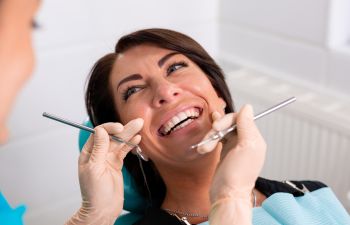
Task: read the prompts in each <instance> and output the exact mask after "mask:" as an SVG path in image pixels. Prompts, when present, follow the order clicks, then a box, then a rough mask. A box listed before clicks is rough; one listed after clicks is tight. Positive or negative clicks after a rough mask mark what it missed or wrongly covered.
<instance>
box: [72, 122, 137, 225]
mask: <svg viewBox="0 0 350 225" xmlns="http://www.w3.org/2000/svg"><path fill="white" fill-rule="evenodd" d="M142 126H143V120H142V119H140V118H139V119H135V120H132V121H130V122H129V123H128V124H126V125H125V126H123V125H122V124H120V123H105V124H102V125H100V126H98V127H96V128H95V134H94V135H91V136H90V138H89V139H88V141H87V143H86V144H85V146H84V148H83V150H82V152H81V154H80V157H79V182H80V189H81V194H82V200H83V202H82V206H81V208H80V209H79V211H78V212H77V213H76V214H75V215H74V216H73V217H72V218H71V219H70V220H69V221H68V222H67V223H66V224H67V225H71V224H84V225H87V224H89V225H92V224H96V225H97V224H98V225H107V224H108V225H109V224H114V222H115V220H116V218H117V217H118V216H119V215H120V213H121V212H122V209H123V202H124V187H123V176H122V171H121V169H122V166H123V160H124V158H125V156H126V155H127V154H128V153H129V151H130V150H131V149H132V148H131V147H130V146H128V145H126V144H121V143H117V142H115V141H111V139H110V137H109V135H108V134H110V135H115V136H118V137H120V138H122V139H123V140H126V141H129V142H131V143H133V144H138V143H139V142H140V141H141V136H140V135H138V134H137V133H138V132H139V131H140V130H141V128H142Z"/></svg>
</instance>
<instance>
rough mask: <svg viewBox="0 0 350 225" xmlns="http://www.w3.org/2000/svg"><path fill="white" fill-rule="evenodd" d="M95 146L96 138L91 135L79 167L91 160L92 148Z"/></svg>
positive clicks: (80, 157)
mask: <svg viewBox="0 0 350 225" xmlns="http://www.w3.org/2000/svg"><path fill="white" fill-rule="evenodd" d="M93 145H94V137H93V135H92V134H91V135H90V136H89V138H88V140H87V141H86V143H85V145H84V147H83V150H82V151H81V153H80V155H79V160H78V162H79V165H82V164H85V163H87V162H88V161H89V158H90V154H91V152H92V147H93Z"/></svg>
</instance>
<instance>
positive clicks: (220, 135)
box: [191, 97, 296, 149]
mask: <svg viewBox="0 0 350 225" xmlns="http://www.w3.org/2000/svg"><path fill="white" fill-rule="evenodd" d="M295 100H296V98H295V97H291V98H289V99H287V100H284V101H283V102H281V103H278V104H277V105H274V106H272V107H270V108H268V109H266V110H264V111H262V112H261V113H259V114H257V115H256V116H254V120H257V119H259V118H261V117H263V116H266V115H267V114H270V113H272V112H273V111H275V110H277V109H280V108H282V107H284V106H286V105H288V104H290V103H292V102H294V101H295ZM236 127H237V125H236V124H234V125H233V126H231V127H229V128H227V129H225V130H221V131H218V132H216V133H214V134H212V135H210V136H209V137H208V138H207V139H205V140H203V141H201V142H199V143H198V144H195V145H192V146H191V149H194V148H197V147H199V146H202V145H205V144H207V143H209V142H211V141H214V140H217V139H218V140H220V139H221V138H223V137H224V136H225V135H226V134H228V133H230V132H232V131H234V130H235V129H236Z"/></svg>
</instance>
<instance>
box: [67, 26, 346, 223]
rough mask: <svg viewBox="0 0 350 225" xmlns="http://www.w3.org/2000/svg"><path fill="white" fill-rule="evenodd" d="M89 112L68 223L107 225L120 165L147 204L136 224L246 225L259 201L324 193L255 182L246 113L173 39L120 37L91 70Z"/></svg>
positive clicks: (114, 208)
mask: <svg viewBox="0 0 350 225" xmlns="http://www.w3.org/2000/svg"><path fill="white" fill-rule="evenodd" d="M86 105H87V109H88V113H89V116H90V118H91V121H92V123H93V124H94V125H95V126H98V125H99V126H98V127H97V128H96V134H95V135H94V137H90V139H89V140H88V142H87V144H86V145H85V147H84V149H83V151H82V154H81V157H80V163H79V164H80V166H79V177H80V184H81V189H82V196H83V205H82V208H81V209H80V210H79V211H78V212H77V213H76V214H75V216H73V218H72V219H71V220H70V221H69V222H68V224H78V223H81V224H83V223H84V222H85V223H86V221H89V224H94V223H95V224H102V223H105V224H113V223H114V220H115V219H116V218H117V217H118V215H119V214H120V213H121V210H122V206H123V198H122V197H123V186H122V182H123V181H122V175H121V167H122V165H123V163H124V165H125V167H126V168H127V169H128V171H129V172H130V173H131V174H132V176H133V178H134V179H135V180H136V182H137V183H138V184H139V185H138V186H139V189H140V190H139V191H140V193H142V194H143V195H144V196H145V197H147V198H149V199H150V206H149V207H148V209H147V210H146V211H145V213H144V216H143V218H141V219H140V220H139V221H137V222H136V223H135V224H200V223H203V224H204V223H205V222H206V221H208V219H209V221H210V224H220V225H222V224H251V223H252V207H253V206H256V207H257V206H260V205H261V204H262V202H263V201H264V200H265V199H266V197H269V196H270V195H272V194H274V193H276V192H287V193H291V194H293V195H294V196H301V195H303V194H304V190H301V189H300V188H299V187H298V185H304V186H305V187H306V188H308V189H309V190H310V191H313V190H317V189H319V188H321V187H324V185H323V184H321V183H318V182H310V181H308V182H294V183H286V184H284V183H281V182H275V181H269V180H265V179H262V178H259V179H257V177H258V175H259V173H260V171H261V168H262V166H263V162H264V158H265V149H266V146H265V142H264V140H263V138H262V137H261V135H260V133H259V131H258V129H257V127H256V126H255V124H254V122H253V112H252V108H251V106H249V105H247V106H244V107H243V108H242V110H241V111H240V112H238V113H233V112H234V109H233V104H232V100H231V96H230V94H229V91H228V88H227V85H226V83H225V81H224V76H223V73H222V71H221V69H220V68H219V67H218V66H217V64H216V63H215V62H214V60H213V59H212V58H211V57H210V56H209V55H208V54H207V53H206V51H205V50H204V49H203V48H202V47H201V46H200V45H199V44H198V43H196V42H195V41H194V40H192V39H191V38H189V37H187V36H185V35H183V34H180V33H178V32H174V31H170V30H165V29H147V30H141V31H137V32H134V33H132V34H129V35H126V36H124V37H122V38H121V39H120V40H119V42H118V43H117V45H116V49H115V52H114V53H111V54H108V55H106V56H104V57H103V58H101V59H100V60H99V61H98V62H97V63H96V64H95V66H94V68H93V70H92V73H91V76H90V78H89V83H88V87H87V92H86ZM140 118H141V119H140ZM112 122H114V123H112ZM233 123H236V124H237V132H236V133H235V134H232V135H230V136H229V137H225V139H224V140H223V141H222V142H220V143H218V142H213V143H210V144H208V145H204V146H203V147H200V148H197V149H192V148H191V146H192V145H193V144H196V143H198V142H200V141H201V140H203V139H204V138H206V137H208V136H209V135H211V134H212V133H213V132H214V131H215V130H221V129H224V128H226V127H229V126H231V125H232V124H233ZM121 124H126V125H125V126H123V125H121ZM107 133H108V134H113V135H116V136H119V137H122V138H124V139H126V140H130V141H131V142H133V143H134V144H138V143H140V147H141V149H142V153H137V152H134V154H128V155H127V153H128V152H129V151H130V150H131V149H130V147H127V146H125V145H121V144H117V143H109V138H108V135H107ZM141 137H142V141H141ZM137 154H139V155H141V157H142V158H144V159H149V160H148V161H144V162H142V165H143V167H144V170H145V176H142V170H141V169H142V168H140V167H139V164H138V158H137V156H136V155H137ZM145 181H146V182H145ZM255 182H256V183H255ZM145 184H146V185H145ZM295 184H296V186H295ZM304 186H303V187H304ZM343 213H344V212H343ZM346 216H347V215H346ZM259 218H260V217H259ZM295 224H297V223H295Z"/></svg>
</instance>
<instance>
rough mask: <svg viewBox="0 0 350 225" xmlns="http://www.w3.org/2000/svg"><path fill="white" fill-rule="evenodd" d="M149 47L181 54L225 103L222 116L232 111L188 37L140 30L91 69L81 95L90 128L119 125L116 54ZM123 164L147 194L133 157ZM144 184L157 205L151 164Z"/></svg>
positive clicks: (159, 197)
mask: <svg viewBox="0 0 350 225" xmlns="http://www.w3.org/2000/svg"><path fill="white" fill-rule="evenodd" d="M143 44H147V45H153V46H157V47H160V48H164V49H169V50H173V51H176V52H179V53H181V54H183V55H185V56H186V57H187V58H189V59H190V60H191V61H192V62H194V63H195V64H197V65H198V66H199V68H200V69H201V70H202V71H203V72H204V73H205V74H206V76H207V77H208V79H209V80H210V82H211V84H212V85H213V87H214V89H215V90H216V92H217V94H218V96H220V97H222V98H223V99H224V101H225V102H226V108H225V113H230V112H234V106H233V102H232V98H231V95H230V92H229V89H228V87H227V84H226V82H225V78H224V74H223V72H222V70H221V69H220V67H219V66H218V65H217V64H216V63H215V61H214V60H213V59H212V58H211V57H210V56H209V54H208V53H207V52H206V51H205V50H204V49H203V47H202V46H201V45H199V44H198V43H197V42H196V41H195V40H193V39H192V38H190V37H188V36H186V35H184V34H182V33H179V32H176V31H172V30H167V29H157V28H154V29H144V30H139V31H136V32H133V33H131V34H128V35H125V36H123V37H122V38H120V39H119V41H118V43H117V44H116V46H115V51H114V52H113V53H110V54H107V55H105V56H104V57H102V58H101V59H99V60H98V61H97V62H96V63H95V65H94V66H93V68H92V70H91V72H90V76H89V78H88V84H87V89H86V94H85V104H86V108H87V112H88V115H89V117H90V120H91V122H92V124H93V125H94V126H97V125H100V124H102V123H106V122H120V117H119V115H118V112H117V111H116V109H117V107H116V106H115V105H114V102H115V101H114V96H113V92H112V90H111V85H110V82H109V80H110V75H111V72H112V68H113V65H114V62H115V60H116V58H117V56H118V54H120V53H124V52H126V51H128V50H129V49H131V48H134V47H136V46H139V45H143ZM124 165H125V167H126V168H127V170H128V171H129V172H130V174H131V175H132V176H133V178H134V179H135V181H136V184H137V187H138V188H139V191H140V193H141V194H142V195H144V196H145V197H147V195H148V192H147V189H146V186H145V184H144V179H143V176H142V173H141V170H140V167H139V164H138V159H137V156H135V155H133V154H128V155H127V156H126V158H125V159H124ZM143 167H144V170H145V174H146V177H147V182H148V185H149V188H150V191H151V194H152V198H153V199H152V200H153V203H155V204H156V205H160V204H161V203H162V201H163V199H164V196H165V191H166V189H165V185H164V182H163V180H162V178H161V177H160V175H159V173H158V172H157V170H156V168H155V167H154V165H153V163H152V162H151V161H148V162H143Z"/></svg>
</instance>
